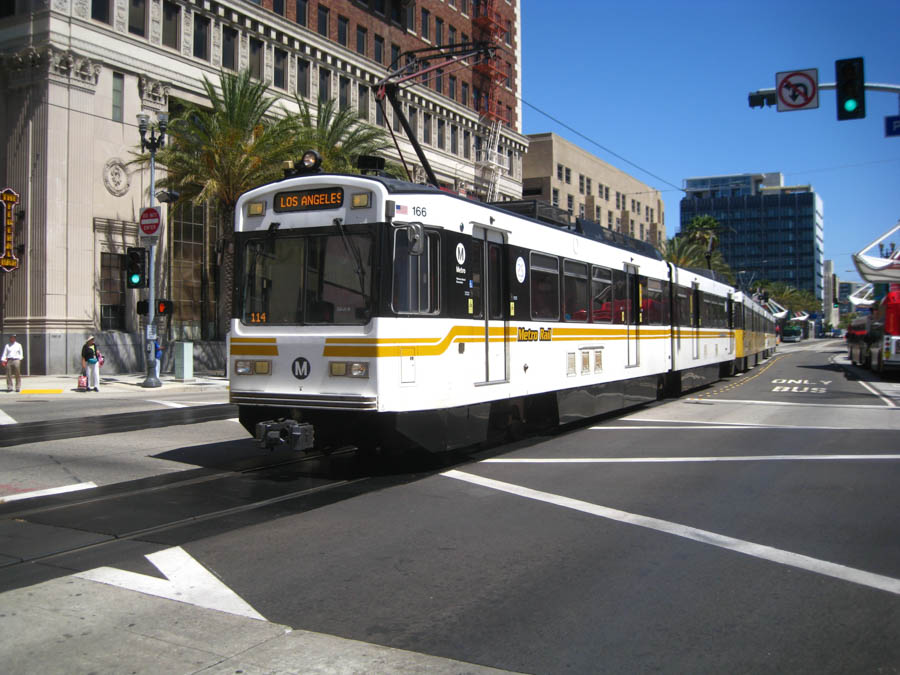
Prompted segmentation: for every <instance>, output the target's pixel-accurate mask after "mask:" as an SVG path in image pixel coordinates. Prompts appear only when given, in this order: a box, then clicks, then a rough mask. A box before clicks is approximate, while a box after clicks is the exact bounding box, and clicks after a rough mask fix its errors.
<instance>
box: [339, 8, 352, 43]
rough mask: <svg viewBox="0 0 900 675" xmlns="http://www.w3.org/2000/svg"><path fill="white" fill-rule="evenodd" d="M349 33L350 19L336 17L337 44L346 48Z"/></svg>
mask: <svg viewBox="0 0 900 675" xmlns="http://www.w3.org/2000/svg"><path fill="white" fill-rule="evenodd" d="M349 32H350V19H348V18H347V17H346V16H340V15H338V44H340V45H341V46H342V47H346V46H347V34H348V33H349Z"/></svg>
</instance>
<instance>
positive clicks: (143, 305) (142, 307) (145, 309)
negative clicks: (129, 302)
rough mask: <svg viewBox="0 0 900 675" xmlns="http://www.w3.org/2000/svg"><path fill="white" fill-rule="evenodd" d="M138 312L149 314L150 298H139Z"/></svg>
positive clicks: (143, 314) (144, 314) (142, 314)
mask: <svg viewBox="0 0 900 675" xmlns="http://www.w3.org/2000/svg"><path fill="white" fill-rule="evenodd" d="M137 313H138V314H140V315H141V316H147V314H149V313H150V301H149V300H138V301H137Z"/></svg>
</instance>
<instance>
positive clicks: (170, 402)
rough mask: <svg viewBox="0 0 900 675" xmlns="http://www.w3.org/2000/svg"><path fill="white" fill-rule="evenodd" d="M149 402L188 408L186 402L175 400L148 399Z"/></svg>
mask: <svg viewBox="0 0 900 675" xmlns="http://www.w3.org/2000/svg"><path fill="white" fill-rule="evenodd" d="M147 402H148V403H158V404H159V405H165V406H169V407H170V408H187V405H186V404H185V403H176V402H175V401H154V400H152V399H147Z"/></svg>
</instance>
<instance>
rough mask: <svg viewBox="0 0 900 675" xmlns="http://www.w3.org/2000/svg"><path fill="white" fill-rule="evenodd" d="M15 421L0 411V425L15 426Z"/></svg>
mask: <svg viewBox="0 0 900 675" xmlns="http://www.w3.org/2000/svg"><path fill="white" fill-rule="evenodd" d="M15 423H16V421H15V420H14V419H13V418H12V417H10V416H9V415H7V414H6V413H5V412H3V411H2V410H0V424H15Z"/></svg>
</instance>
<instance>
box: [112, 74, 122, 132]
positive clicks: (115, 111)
mask: <svg viewBox="0 0 900 675" xmlns="http://www.w3.org/2000/svg"><path fill="white" fill-rule="evenodd" d="M124 106H125V76H124V75H123V74H122V73H113V90H112V118H113V122H122V121H124V120H125V114H124Z"/></svg>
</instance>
